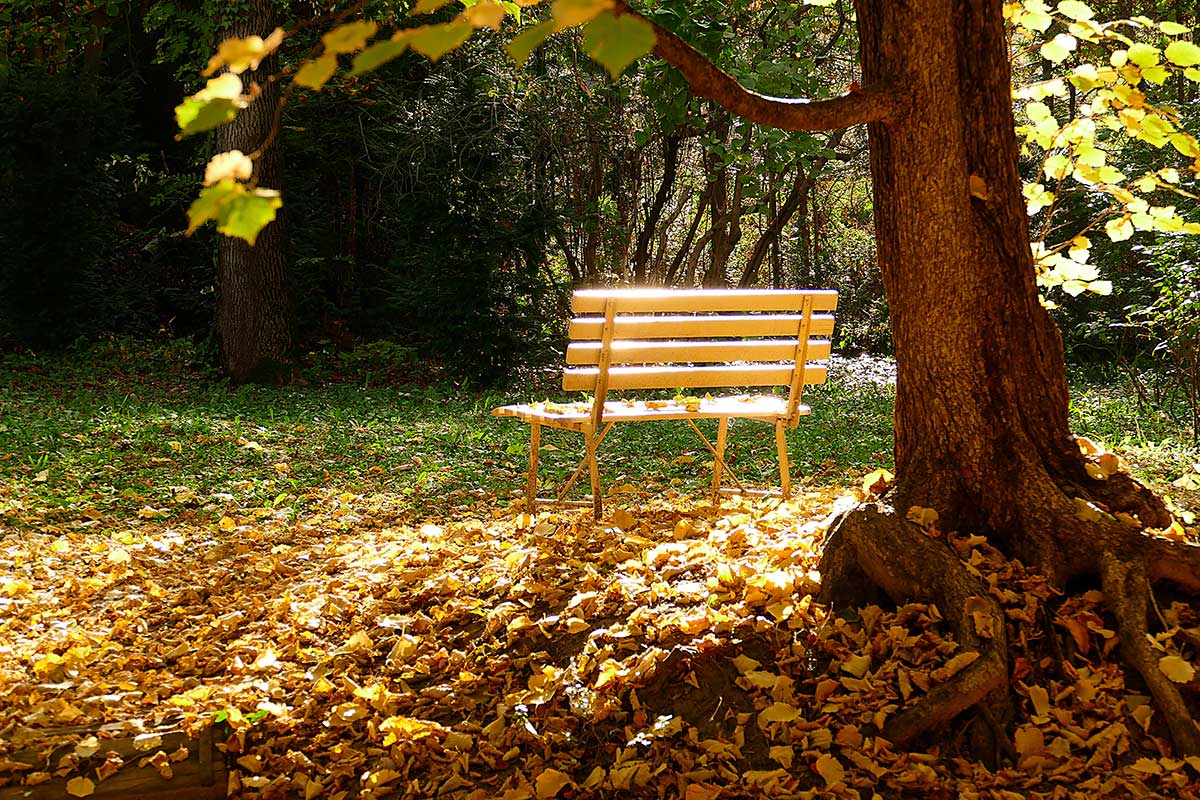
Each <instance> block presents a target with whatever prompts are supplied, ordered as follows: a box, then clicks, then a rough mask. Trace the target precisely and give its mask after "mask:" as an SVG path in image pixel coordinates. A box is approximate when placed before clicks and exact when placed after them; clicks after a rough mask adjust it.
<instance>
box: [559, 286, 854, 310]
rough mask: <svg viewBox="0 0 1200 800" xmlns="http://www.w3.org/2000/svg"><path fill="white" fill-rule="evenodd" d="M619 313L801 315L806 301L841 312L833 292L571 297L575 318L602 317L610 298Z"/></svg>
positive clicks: (641, 292) (591, 292) (582, 293)
mask: <svg viewBox="0 0 1200 800" xmlns="http://www.w3.org/2000/svg"><path fill="white" fill-rule="evenodd" d="M610 297H611V298H613V299H615V300H616V301H617V312H618V313H622V314H624V313H630V312H640V313H650V312H661V313H669V312H672V311H799V310H800V308H801V306H802V305H803V303H804V299H805V298H806V297H811V298H813V308H814V309H815V310H817V311H833V310H834V309H836V308H837V299H838V293H837V292H836V291H834V290H832V289H581V290H579V291H577V292H575V294H574V295H573V296H572V297H571V311H572V313H575V314H587V313H600V312H602V311H603V310H604V301H605V300H607V299H608V298H610Z"/></svg>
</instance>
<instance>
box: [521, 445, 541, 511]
mask: <svg viewBox="0 0 1200 800" xmlns="http://www.w3.org/2000/svg"><path fill="white" fill-rule="evenodd" d="M541 444H542V426H541V425H539V424H538V423H536V422H531V423H529V477H528V479H527V482H526V484H525V498H526V502H525V510H526V511H528V512H529V513H530V514H536V513H537V487H538V450H539V449H540V448H541Z"/></svg>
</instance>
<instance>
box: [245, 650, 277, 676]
mask: <svg viewBox="0 0 1200 800" xmlns="http://www.w3.org/2000/svg"><path fill="white" fill-rule="evenodd" d="M278 666H279V657H278V656H276V655H275V651H274V650H272V649H271V648H269V647H268V648H267V649H266V650H264V651H263V652H261V653H259V656H258V658H256V659H254V663H253V664H252V665H251V669H255V670H268V669H276V668H277V667H278Z"/></svg>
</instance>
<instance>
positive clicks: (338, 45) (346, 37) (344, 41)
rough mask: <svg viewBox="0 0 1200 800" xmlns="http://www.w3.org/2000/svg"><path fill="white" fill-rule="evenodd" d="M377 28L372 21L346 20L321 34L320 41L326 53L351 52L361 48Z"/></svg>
mask: <svg viewBox="0 0 1200 800" xmlns="http://www.w3.org/2000/svg"><path fill="white" fill-rule="evenodd" d="M377 30H379V26H378V25H377V24H375V23H374V22H365V21H363V20H357V21H355V22H347V23H346V24H345V25H339V26H337V27H336V28H334V29H333V30H331V31H329V32H328V33H326V34H325V35H323V36H322V37H321V43H322V44H324V45H325V52H326V53H353V52H354V51H355V50H361V49H362V48H363V46H364V45H366V43H367V39H370V38H371V37H372V36H374V35H375V31H377Z"/></svg>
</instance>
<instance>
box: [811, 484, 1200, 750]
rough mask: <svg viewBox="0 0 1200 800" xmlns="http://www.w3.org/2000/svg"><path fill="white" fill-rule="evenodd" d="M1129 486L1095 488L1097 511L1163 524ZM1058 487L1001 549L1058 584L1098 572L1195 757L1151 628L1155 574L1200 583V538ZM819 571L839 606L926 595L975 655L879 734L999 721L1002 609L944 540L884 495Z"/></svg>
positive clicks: (825, 593)
mask: <svg viewBox="0 0 1200 800" xmlns="http://www.w3.org/2000/svg"><path fill="white" fill-rule="evenodd" d="M1131 487H1133V488H1134V489H1141V487H1140V485H1138V484H1136V482H1134V481H1132V480H1127V481H1125V482H1123V483H1120V484H1119V485H1117V484H1113V485H1106V486H1104V487H1103V488H1104V489H1105V491H1104V492H1101V493H1098V495H1099V494H1103V495H1104V497H1105V501H1101V502H1105V503H1106V504H1105V506H1104V507H1103V508H1104V509H1113V510H1118V509H1119V510H1121V511H1124V513H1128V514H1132V515H1134V516H1137V517H1138V520H1139V521H1141V522H1143V523H1146V522H1147V521H1150V520H1152V522H1150V524H1152V525H1156V524H1159V523H1161V522H1162V520H1161V519H1160V518H1159V516H1158V515H1157V513H1156V503H1157V498H1154V497H1153V495H1148V494H1146V493H1144V490H1143V491H1141V492H1134V493H1132V494H1131V493H1130V489H1131ZM1054 494H1056V495H1057V497H1050V496H1049V493H1047V494H1046V495H1044V496H1043V497H1042V500H1043V502H1041V503H1037V504H1034V505H1033V506H1032V507H1031V508H1030V509H1029V510H1028V512H1027V513H1026V514H1022V515H1021V516H1023V517H1024V519H1023V530H1020V529H1018V530H1016V531H1008V532H1007V535H1006V536H1005V537H1004V538H1005V545H1006V547H1005V549H1007V550H1009V551H1010V553H1012V554H1013V555H1016V556H1018V557H1020V558H1022V559H1024V560H1025V561H1026V563H1028V564H1030V565H1033V566H1035V567H1036V568H1038V569H1039V570H1041V571H1043V572H1044V574H1046V575H1047V576H1048V577H1050V579H1051V580H1052V582H1054V583H1056V584H1057V585H1058V586H1059V588H1062V586H1063V585H1064V583H1065V581H1066V580H1067V579H1068V578H1070V577H1074V576H1078V575H1084V574H1093V575H1098V576H1099V577H1100V578H1101V581H1102V586H1103V590H1104V594H1105V600H1106V602H1107V604H1108V606H1109V609H1110V611H1111V612H1112V614H1113V616H1114V617H1115V619H1116V621H1117V628H1118V631H1119V636H1120V644H1121V655H1122V657H1123V658H1124V660H1125V661H1126V663H1127V664H1128V665H1129V667H1130V668H1131V669H1132V670H1134V671H1136V673H1137V674H1138V675H1139V676H1140V677H1141V679H1142V680H1143V681H1144V683H1145V684H1146V686H1147V688H1148V689H1149V691H1150V694H1151V696H1152V698H1153V700H1154V704H1155V707H1156V708H1157V709H1158V711H1159V712H1160V714H1161V715H1162V719H1163V721H1164V722H1165V724H1166V727H1167V730H1168V731H1169V732H1170V736H1171V740H1172V742H1173V744H1174V748H1175V752H1176V754H1178V755H1180V756H1187V755H1197V754H1200V728H1198V727H1197V725H1196V722H1195V721H1194V718H1193V715H1192V713H1191V711H1190V710H1189V708H1188V705H1187V702H1186V701H1185V699H1184V697H1183V695H1182V694H1181V692H1180V690H1179V688H1178V687H1177V685H1176V684H1175V683H1173V682H1172V681H1171V680H1170V679H1169V678H1168V677H1167V676H1166V675H1164V674H1163V672H1162V671H1161V670H1160V669H1159V657H1160V656H1161V655H1162V653H1160V652H1158V651H1156V650H1155V649H1154V648H1153V646H1152V644H1151V641H1150V639H1149V637H1148V635H1147V634H1148V621H1147V613H1148V610H1149V608H1150V605H1151V591H1152V584H1153V582H1154V581H1155V580H1169V581H1172V582H1175V583H1177V584H1178V585H1180V586H1181V587H1182V588H1184V589H1185V590H1188V591H1192V592H1200V547H1197V546H1195V545H1191V544H1188V543H1185V542H1178V541H1172V540H1168V539H1164V538H1160V537H1153V536H1150V535H1148V534H1147V533H1145V532H1143V531H1140V530H1137V529H1135V528H1133V527H1131V526H1130V525H1129V524H1126V523H1125V522H1121V521H1119V520H1118V519H1116V518H1113V517H1111V516H1108V515H1102V518H1101V519H1099V520H1096V519H1090V520H1085V519H1083V518H1081V515H1080V513H1079V506H1078V505H1077V504H1076V503H1075V502H1074V501H1073V500H1072V499H1070V498H1068V497H1067V496H1066V495H1064V494H1062V493H1061V492H1055V493H1054ZM1147 497H1149V498H1150V499H1149V500H1147ZM1122 500H1123V501H1125V502H1122ZM1109 502H1111V503H1112V505H1111V506H1110V505H1108V504H1107V503H1109ZM1084 516H1086V515H1084ZM1168 524H1169V517H1168ZM1162 527H1165V526H1162ZM820 571H821V575H822V600H824V601H825V602H828V603H831V604H832V605H833V606H834V609H835V611H836V610H837V608H839V607H844V606H845V605H848V604H857V603H861V602H863V601H864V600H865V599H869V598H870V593H871V592H872V591H873V590H880V591H882V592H883V593H884V594H886V595H887V596H888V597H889V598H891V600H892V601H894V602H896V603H898V604H899V603H904V602H911V601H919V602H920V601H923V602H931V603H934V604H936V605H937V607H938V609H939V610H940V611H941V612H942V614H943V616H944V617H945V619H946V621H947V623H948V624H949V625H950V627H951V629H952V630H953V632H954V635H955V638H956V639H957V641H958V642H959V644H960V645H961V646H962V648H963V651H964V652H972V651H973V652H976V653H978V654H979V657H978V658H977V659H976V660H975V661H974V662H973V663H971V664H970V665H969V666H967V667H966V668H965V669H963V670H962V671H961V672H959V673H957V674H956V675H954V676H953V677H952V678H950V679H949V680H947V681H946V682H944V683H942V684H940V685H938V686H936V687H934V688H932V689H931V690H930V691H929V692H928V693H927V694H926V695H924V696H923V697H921V698H920V699H919V700H918V701H917V702H915V703H914V704H913V705H911V706H910V707H908V708H905V709H904V710H902V711H901V712H900V713H898V714H896V715H895V716H894V717H892V718H891V719H890V720H889V721H888V722H887V724H886V726H885V730H884V732H883V733H884V736H885V737H886V738H888V739H890V740H891V741H892V742H894V743H896V744H899V745H904V744H907V743H909V742H911V741H913V740H914V739H916V738H918V737H920V736H921V735H923V734H926V733H929V732H931V731H933V730H935V729H936V728H938V727H939V726H943V725H944V724H945V723H947V722H949V721H950V720H951V719H953V718H954V717H956V716H958V715H959V714H961V713H962V712H964V711H966V710H967V709H969V708H971V707H973V706H977V707H978V708H979V709H980V713H981V715H982V716H983V717H985V718H989V719H993V720H995V719H997V717H999V718H1001V719H1003V718H1006V716H1007V715H1004V714H1001V715H997V714H994V713H993V710H994V709H995V708H996V706H997V705H1001V704H1003V703H1004V702H1007V701H1008V699H1007V698H1008V685H1009V656H1008V647H1007V642H1006V637H1005V623H1006V620H1005V617H1004V614H1003V612H1002V610H1001V608H1000V606H999V605H998V603H997V602H996V601H995V600H994V599H993V598H992V597H991V596H990V595H989V594H988V591H987V586H986V585H985V584H984V582H983V581H982V580H980V579H978V578H977V577H975V575H973V574H972V573H971V572H970V571H969V570H968V568H967V567H966V565H965V564H964V563H963V561H962V560H961V559H960V558H959V556H958V554H957V553H956V552H954V550H953V549H952V548H951V547H949V546H947V544H946V542H945V541H944V540H943V539H941V538H938V537H933V536H930V535H929V534H927V533H926V532H925V531H924V530H923V529H922V528H921V527H919V526H918V525H916V524H914V523H913V522H910V521H909V520H907V519H905V517H904V515H903V513H901V512H898V511H897V510H896V509H894V508H892V507H891V506H890V505H888V504H887V503H885V502H879V503H875V504H871V505H864V506H860V507H858V508H856V509H853V510H851V511H849V512H847V513H846V514H844V515H843V516H842V517H841V518H840V519H839V520H838V521H837V522H836V523H835V524H834V526H833V527H832V528H831V530H830V534H829V539H828V541H827V544H826V548H825V553H824V555H823V557H822V560H821V564H820ZM993 727H995V728H997V729H999V728H1000V725H998V724H997V725H994V726H993ZM1006 744H1007V742H1005V741H1001V742H999V743H998V746H999V748H1000V749H1001V750H1004V751H1008V752H1010V748H1009V747H1005V745H1006Z"/></svg>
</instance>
